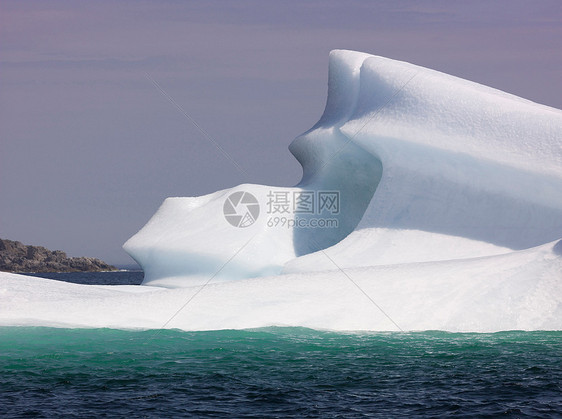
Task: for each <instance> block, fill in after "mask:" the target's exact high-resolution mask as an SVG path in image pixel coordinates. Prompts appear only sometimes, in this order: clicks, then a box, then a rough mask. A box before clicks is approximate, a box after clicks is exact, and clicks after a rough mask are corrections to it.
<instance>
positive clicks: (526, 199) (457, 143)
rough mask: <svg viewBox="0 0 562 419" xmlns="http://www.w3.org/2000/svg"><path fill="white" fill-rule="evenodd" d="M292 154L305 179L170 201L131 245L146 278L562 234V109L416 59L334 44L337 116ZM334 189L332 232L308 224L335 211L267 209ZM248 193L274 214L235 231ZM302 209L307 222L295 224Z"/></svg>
mask: <svg viewBox="0 0 562 419" xmlns="http://www.w3.org/2000/svg"><path fill="white" fill-rule="evenodd" d="M289 149H290V151H291V152H292V154H293V155H294V156H295V157H296V159H297V160H298V161H299V162H300V164H301V165H302V168H303V178H302V180H301V182H300V183H299V184H298V185H296V186H295V187H293V188H279V187H275V188H274V187H267V186H263V185H240V186H238V187H235V188H232V189H228V190H224V191H219V192H216V193H214V194H211V195H207V196H203V197H196V198H169V199H167V200H166V201H165V202H164V204H163V205H162V206H161V207H160V209H159V210H158V211H157V213H156V214H155V215H154V217H153V218H152V219H151V220H150V221H149V222H148V224H147V225H146V226H145V227H144V228H143V229H142V230H141V231H140V232H139V233H137V234H136V235H135V236H133V237H132V238H131V239H130V240H129V241H127V243H125V245H124V248H125V250H126V251H127V252H128V253H129V254H130V255H131V256H132V257H133V258H134V259H135V260H136V261H137V262H138V263H139V264H140V265H141V266H142V267H143V269H144V271H145V281H144V284H146V285H162V286H172V287H175V286H191V285H197V284H200V283H204V282H205V281H207V280H208V279H209V277H211V276H213V281H223V280H238V279H243V278H251V277H258V276H264V275H276V274H280V273H294V272H309V271H322V270H329V269H333V268H334V264H336V265H337V266H338V267H340V268H352V267H358V266H363V267H368V266H377V265H386V264H396V263H417V262H427V261H442V260H452V259H465V258H473V257H481V256H490V255H498V254H504V253H508V252H511V251H514V250H523V249H527V248H530V247H534V246H539V245H541V244H545V243H548V242H552V241H554V240H557V239H560V238H562V112H561V111H560V110H558V109H553V108H550V107H547V106H543V105H539V104H536V103H533V102H530V101H528V100H524V99H521V98H519V97H516V96H513V95H510V94H507V93H504V92H501V91H499V90H496V89H492V88H489V87H485V86H482V85H479V84H477V83H473V82H470V81H466V80H462V79H459V78H457V77H453V76H450V75H446V74H443V73H440V72H438V71H434V70H430V69H427V68H423V67H419V66H416V65H413V64H409V63H405V62H400V61H395V60H391V59H388V58H383V57H378V56H373V55H368V54H364V53H359V52H354V51H343V50H336V51H332V52H331V54H330V65H329V81H328V99H327V104H326V108H325V111H324V113H323V115H322V117H321V118H320V120H319V121H318V122H317V123H316V125H314V126H313V127H312V128H311V129H310V130H309V131H307V132H306V133H304V134H303V135H301V136H299V137H297V138H296V139H295V140H294V141H293V143H292V144H291V145H290V147H289ZM330 191H335V192H337V193H338V204H339V208H338V213H337V214H329V215H330V217H331V218H330V219H332V220H334V221H335V222H336V226H332V227H331V228H317V227H315V226H310V225H309V224H310V223H307V221H310V220H311V219H313V220H314V217H318V216H319V215H321V216H322V217H321V218H322V219H323V218H325V216H326V214H318V213H313V214H303V213H300V214H295V213H294V212H291V211H288V214H287V213H286V214H285V221H287V222H286V223H284V224H286V225H282V226H281V228H279V226H277V225H272V224H275V223H272V222H271V220H272V219H274V220H275V219H277V220H279V219H283V217H281V215H282V214H279V213H277V214H275V213H272V212H271V211H269V213H266V210H267V205H268V203H269V204H271V202H270V201H271V198H269V201H268V196H269V197H271V196H272V195H273V196H275V195H280V194H282V193H283V194H287V195H291V196H295V194H300V195H301V196H302V195H306V194H309V195H310V196H312V198H316V200H317V201H318V199H319V195H320V194H322V193H324V192H325V193H326V194H328V193H329V192H330ZM244 192H246V193H249V194H251V195H252V196H254V197H256V200H257V202H258V203H259V208H261V209H262V211H261V212H262V215H261V216H260V217H259V218H258V219H256V220H255V222H254V223H253V224H252V225H250V226H248V227H247V228H233V226H232V225H230V224H229V223H228V222H226V221H225V217H224V214H223V212H224V211H223V210H224V208H223V207H224V202H225V200H226V199H227V198H228V196H230V195H232V194H240V193H244ZM292 204H293V205H294V204H295V203H294V202H293V203H292ZM297 216H298V218H299V220H300V221H304V222H305V223H304V224H305V226H304V227H303V226H295V225H289V224H290V223H289V222H288V221H291V220H293V218H296V217H297ZM291 217H293V218H291ZM268 221H269V223H268ZM293 224H294V223H293ZM325 249H326V250H325Z"/></svg>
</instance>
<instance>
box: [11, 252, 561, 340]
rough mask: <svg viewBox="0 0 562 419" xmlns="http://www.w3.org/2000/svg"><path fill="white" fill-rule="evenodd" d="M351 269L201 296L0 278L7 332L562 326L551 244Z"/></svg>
mask: <svg viewBox="0 0 562 419" xmlns="http://www.w3.org/2000/svg"><path fill="white" fill-rule="evenodd" d="M333 268H334V269H337V268H336V267H335V266H333ZM344 272H345V273H344ZM344 272H342V271H340V270H332V271H325V272H317V273H299V274H289V275H279V276H271V277H260V278H249V279H243V280H239V281H229V282H222V283H217V284H213V283H210V284H209V285H207V286H206V287H204V288H203V289H202V290H201V287H188V288H177V289H170V288H163V287H152V286H132V285H130V286H115V285H114V286H95V285H79V284H72V283H65V282H59V281H52V280H48V279H42V278H34V277H27V276H21V275H14V274H6V273H2V274H0V299H1V300H2V304H1V305H0V325H35V326H37V325H40V326H59V327H69V326H70V327H112V328H162V327H167V328H178V329H185V330H214V329H242V328H255V327H262V326H268V325H279V326H303V327H310V328H316V329H330V330H399V328H401V329H403V330H429V329H431V330H434V329H437V330H448V331H480V332H487V331H490V332H492V331H498V330H537V329H540V330H559V329H560V328H561V324H560V321H561V320H560V319H561V318H562V302H561V300H562V281H561V280H560V272H562V243H561V242H558V244H557V245H556V249H555V243H549V244H546V245H542V246H539V247H536V248H532V249H528V250H522V251H517V252H512V253H508V254H504V255H498V256H488V257H481V258H474V259H463V260H450V261H441V262H422V263H408V264H396V265H387V266H373V267H367V268H350V269H345V271H344ZM200 290H201V291H200ZM199 291H200V292H199ZM194 295H195V297H194V298H193V299H191V298H192V297H193V296H194ZM366 295H368V296H369V298H368V297H366ZM190 299H191V301H190ZM370 299H372V300H373V301H374V302H375V303H376V305H375V304H373V302H372V301H371V300H370ZM188 301H190V302H189V304H187V305H186V303H187V302H188ZM184 306H185V307H184ZM182 307H183V309H182Z"/></svg>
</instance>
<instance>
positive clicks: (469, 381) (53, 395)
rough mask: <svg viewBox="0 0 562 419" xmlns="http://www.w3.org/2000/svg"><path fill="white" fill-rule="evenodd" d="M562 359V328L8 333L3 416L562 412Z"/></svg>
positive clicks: (1, 387) (3, 337)
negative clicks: (471, 331) (478, 331)
mask: <svg viewBox="0 0 562 419" xmlns="http://www.w3.org/2000/svg"><path fill="white" fill-rule="evenodd" d="M104 280H105V279H104ZM561 360H562V332H517V331H513V332H501V333H494V334H463V333H445V332H436V331H433V332H420V333H334V332H322V331H314V330H309V329H302V328H264V329H257V330H245V331H232V330H225V331H214V332H182V331H176V330H148V331H121V330H111V329H55V328H30V327H4V328H0V372H1V373H0V417H107V416H109V417H125V416H133V417H182V416H210V417H287V416H289V417H365V416H369V417H370V416H375V417H404V416H405V417H410V416H421V417H438V416H454V417H473V416H479V417H496V416H502V417H561V415H562V389H561V383H562V362H561Z"/></svg>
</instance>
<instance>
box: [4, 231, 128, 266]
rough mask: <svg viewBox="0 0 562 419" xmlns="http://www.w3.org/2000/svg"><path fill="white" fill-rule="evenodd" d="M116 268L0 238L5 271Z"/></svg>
mask: <svg viewBox="0 0 562 419" xmlns="http://www.w3.org/2000/svg"><path fill="white" fill-rule="evenodd" d="M116 269H117V268H115V267H114V266H111V265H108V264H107V263H105V262H103V261H101V260H99V259H96V258H88V257H71V258H69V257H67V256H66V253H65V252H63V251H61V250H55V251H51V250H49V249H47V248H45V247H42V246H28V245H25V244H22V243H20V242H17V241H13V240H4V239H0V271H6V272H85V271H94V272H99V271H115V270H116Z"/></svg>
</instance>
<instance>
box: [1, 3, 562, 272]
mask: <svg viewBox="0 0 562 419" xmlns="http://www.w3.org/2000/svg"><path fill="white" fill-rule="evenodd" d="M339 48H344V49H354V50H360V51H364V52H369V53H372V54H376V55H383V56H386V57H390V58H395V59H400V60H405V61H409V62H412V63H414V64H419V65H422V66H426V67H430V68H433V69H436V70H440V71H444V72H446V73H450V74H453V75H456V76H460V77H463V78H466V79H469V80H473V81H476V82H480V83H483V84H487V85H489V86H492V87H496V88H499V89H501V90H505V91H507V92H510V93H514V94H516V95H519V96H523V97H525V98H527V99H531V100H533V101H536V102H539V103H543V104H546V105H550V106H554V107H557V108H562V81H561V80H562V3H561V2H560V1H559V0H553V1H515V0H507V1H493V2H491V1H488V0H485V1H451V0H445V1H425V2H424V1H403V2H399V1H394V0H393V1H341V0H332V1H331V0H328V1H306V2H305V1H238V2H233V1H199V2H197V1H189V2H188V1H135V2H132V1H96V2H85V1H83V2H78V1H50V2H44V1H26V2H21V1H4V0H0V192H1V193H0V237H2V238H8V239H13V240H19V241H22V242H24V243H28V244H38V245H44V246H47V247H49V248H51V249H61V250H65V251H67V253H69V254H70V255H71V256H95V257H100V258H102V259H104V260H106V261H107V262H110V263H117V264H127V263H132V260H131V259H130V258H129V257H128V256H127V255H126V253H125V252H124V251H123V250H122V249H121V245H122V244H123V243H124V242H125V241H126V240H127V239H128V238H129V237H130V236H131V235H133V234H134V233H135V232H136V231H138V230H139V229H140V228H141V227H142V226H143V225H144V224H145V223H146V221H148V219H149V218H150V217H151V216H152V214H153V213H154V212H155V211H156V209H157V208H158V206H159V205H160V204H161V203H162V201H163V200H164V199H165V198H166V197H168V196H194V195H201V194H206V193H210V192H213V191H215V190H218V189H224V188H228V187H232V186H234V185H237V184H240V183H247V182H250V183H261V184H271V185H293V184H295V183H297V182H298V181H299V180H300V176H301V169H300V166H299V165H298V163H297V162H296V160H295V159H294V158H293V157H292V156H291V155H290V153H289V152H288V150H287V147H288V145H289V143H290V142H291V141H292V139H293V138H294V137H296V136H297V135H299V134H300V133H302V132H303V131H305V130H307V129H308V128H310V127H311V126H312V125H314V123H315V122H316V121H317V119H318V118H319V117H320V115H321V113H322V111H323V107H324V102H325V99H326V87H327V86H326V82H327V77H328V67H327V63H328V53H329V51H330V50H332V49H339ZM147 75H148V76H147ZM149 78H152V79H153V80H155V81H156V82H157V83H158V84H159V85H160V86H161V87H162V89H164V91H165V92H167V94H169V95H170V96H171V97H172V98H173V100H175V102H176V103H177V104H178V105H180V106H181V107H182V108H183V109H184V110H185V111H186V112H187V113H188V114H189V115H190V116H191V117H192V118H193V119H194V120H195V121H197V123H198V124H199V125H200V126H201V127H202V128H203V129H204V130H205V131H206V132H207V133H208V134H209V135H210V136H211V137H212V138H213V139H214V140H215V141H216V142H217V143H219V144H220V145H221V146H222V147H223V148H224V150H225V151H226V152H227V153H228V154H229V155H230V156H232V158H233V159H234V160H236V162H238V164H239V165H240V166H242V167H243V169H244V171H245V172H246V174H243V173H242V172H240V171H239V170H237V169H236V167H235V166H234V165H232V163H231V162H229V161H228V160H227V159H225V158H224V156H223V155H221V154H220V153H219V152H217V150H216V148H215V147H214V146H213V145H212V144H210V142H209V141H207V139H205V137H204V136H203V135H202V134H201V133H200V132H199V131H198V130H197V129H196V128H195V127H194V126H193V125H192V124H191V123H190V122H189V120H188V119H187V118H186V117H185V116H184V115H182V114H181V113H180V112H179V111H178V110H177V109H176V108H175V107H174V106H173V105H172V104H171V103H170V102H169V101H168V100H167V99H166V98H165V97H164V96H163V95H162V94H161V93H160V92H159V91H158V89H157V88H156V87H155V86H154V85H153V84H152V83H151V81H150V80H149Z"/></svg>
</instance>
